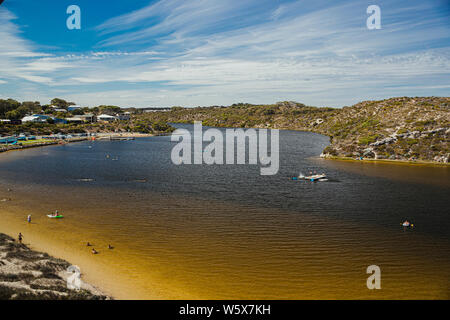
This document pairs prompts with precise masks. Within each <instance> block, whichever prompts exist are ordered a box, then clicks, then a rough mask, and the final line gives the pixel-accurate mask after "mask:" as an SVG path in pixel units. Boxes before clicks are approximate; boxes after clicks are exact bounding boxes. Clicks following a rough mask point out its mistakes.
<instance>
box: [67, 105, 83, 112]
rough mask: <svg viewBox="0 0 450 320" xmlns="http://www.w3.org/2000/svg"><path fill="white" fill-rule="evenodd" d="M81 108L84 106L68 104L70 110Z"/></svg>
mask: <svg viewBox="0 0 450 320" xmlns="http://www.w3.org/2000/svg"><path fill="white" fill-rule="evenodd" d="M81 108H83V107H82V106H78V105H74V106H68V107H67V110H68V111H69V112H70V111H73V110H77V109H81Z"/></svg>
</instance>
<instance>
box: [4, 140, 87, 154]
mask: <svg viewBox="0 0 450 320" xmlns="http://www.w3.org/2000/svg"><path fill="white" fill-rule="evenodd" d="M86 140H88V138H73V139H66V140H54V141H52V140H47V141H42V142H40V141H37V142H36V143H30V144H23V145H6V146H2V147H0V153H1V152H7V151H13V150H23V149H30V148H38V147H45V146H53V145H56V144H62V143H73V142H81V141H86Z"/></svg>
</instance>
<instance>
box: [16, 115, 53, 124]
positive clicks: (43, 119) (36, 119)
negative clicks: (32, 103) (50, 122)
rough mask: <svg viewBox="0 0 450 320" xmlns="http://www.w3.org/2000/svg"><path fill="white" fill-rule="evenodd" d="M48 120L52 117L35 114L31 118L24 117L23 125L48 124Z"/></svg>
mask: <svg viewBox="0 0 450 320" xmlns="http://www.w3.org/2000/svg"><path fill="white" fill-rule="evenodd" d="M47 119H50V117H49V116H46V115H43V114H33V115H31V116H26V117H23V118H22V123H25V122H47Z"/></svg>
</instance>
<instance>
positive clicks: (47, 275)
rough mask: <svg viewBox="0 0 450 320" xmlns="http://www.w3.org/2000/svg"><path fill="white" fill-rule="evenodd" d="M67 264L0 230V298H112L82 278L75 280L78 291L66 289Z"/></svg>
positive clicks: (68, 274)
mask: <svg viewBox="0 0 450 320" xmlns="http://www.w3.org/2000/svg"><path fill="white" fill-rule="evenodd" d="M71 266H72V265H71V263H69V262H67V261H66V260H62V259H58V258H54V257H52V256H50V255H48V254H47V253H44V252H39V251H35V250H32V249H30V248H29V247H28V246H27V245H25V244H22V243H19V242H18V241H16V240H15V239H14V238H13V237H11V236H9V235H7V234H4V233H0V300H25V299H26V300H30V299H31V300H110V299H112V297H110V296H107V295H105V294H104V293H103V292H102V291H100V290H99V289H97V288H95V287H94V286H92V285H90V284H89V283H86V282H84V281H81V282H79V283H78V284H79V288H78V290H74V289H69V288H68V279H69V277H71V275H72V274H71V273H69V272H68V271H67V270H68V268H69V267H71ZM80 276H81V275H80Z"/></svg>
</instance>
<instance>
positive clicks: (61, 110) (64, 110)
mask: <svg viewBox="0 0 450 320" xmlns="http://www.w3.org/2000/svg"><path fill="white" fill-rule="evenodd" d="M53 111H55V112H67V110H66V109H59V108H56V109H53Z"/></svg>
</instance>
